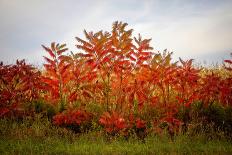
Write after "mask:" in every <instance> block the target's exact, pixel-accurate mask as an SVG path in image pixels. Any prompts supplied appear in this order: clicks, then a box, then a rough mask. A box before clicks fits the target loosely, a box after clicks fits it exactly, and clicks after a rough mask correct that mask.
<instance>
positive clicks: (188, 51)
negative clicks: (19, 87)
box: [0, 0, 232, 64]
mask: <svg viewBox="0 0 232 155" xmlns="http://www.w3.org/2000/svg"><path fill="white" fill-rule="evenodd" d="M231 7H232V2H231V1H226V0H225V1H209V0H203V1H198V0H197V1H184V0H172V1H171V0H167V1H161V0H144V1H139V0H127V1H123V0H118V1H113V0H109V1H104V0H96V1H91V0H89V1H88V0H87V1H84V2H83V1H78V0H69V1H65V0H53V1H52V0H51V1H46V0H33V1H30V0H14V1H8V0H1V1H0V20H1V24H0V40H1V42H0V47H1V49H0V50H1V55H0V60H3V61H4V62H9V63H12V62H13V60H14V61H15V60H16V59H17V58H20V59H22V58H26V59H27V60H28V61H29V62H31V63H35V64H39V63H41V62H42V59H43V58H42V55H44V53H45V52H44V51H43V50H42V48H41V46H40V45H41V44H45V45H49V44H50V43H51V42H52V41H56V42H65V43H67V44H68V47H69V48H70V50H72V51H74V52H75V51H76V50H77V49H76V48H75V44H76V41H75V37H76V36H79V37H83V30H84V29H86V30H89V31H91V30H93V31H98V30H102V29H103V30H107V31H109V30H110V28H111V24H112V22H114V21H116V20H120V21H124V22H127V23H128V24H129V26H128V27H129V28H133V29H134V30H135V31H134V35H135V36H136V35H137V33H141V34H142V36H144V37H145V38H151V37H152V38H153V40H152V46H154V47H155V49H157V50H161V51H162V50H163V49H165V48H167V49H169V50H171V51H174V53H175V54H174V56H175V57H176V58H177V57H184V58H190V57H193V58H204V57H205V58H206V57H207V56H206V55H210V54H212V53H220V54H219V55H222V56H224V55H226V53H227V52H228V51H231V50H232V44H231V41H232V29H231V28H230V27H231V25H232V13H231V11H230V10H231V9H230V8H231ZM228 55H229V54H228Z"/></svg>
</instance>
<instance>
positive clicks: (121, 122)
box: [0, 21, 232, 140]
mask: <svg viewBox="0 0 232 155" xmlns="http://www.w3.org/2000/svg"><path fill="white" fill-rule="evenodd" d="M84 37H85V38H80V37H76V40H77V42H76V47H77V51H76V52H69V51H68V48H67V47H66V44H58V43H55V42H52V43H51V45H50V46H44V45H42V47H43V49H44V50H45V51H46V53H47V55H46V56H44V60H45V62H44V64H43V66H44V68H43V70H41V71H39V70H38V69H36V68H34V67H33V66H31V65H28V64H26V63H25V61H24V60H22V61H17V62H16V64H13V65H5V64H3V63H0V117H3V116H10V115H11V116H13V115H16V114H17V112H18V113H19V112H20V111H23V112H28V111H26V106H27V105H29V104H30V103H33V101H34V100H37V101H40V100H42V101H44V103H46V104H49V106H51V107H53V111H55V112H54V113H56V115H55V116H54V117H53V124H54V125H57V126H60V127H65V128H69V129H72V130H74V131H75V132H81V131H82V129H84V130H85V129H87V128H89V127H90V126H91V123H90V122H92V121H94V123H93V122H92V123H93V124H95V125H97V126H98V125H100V126H102V129H103V130H104V131H105V133H107V135H110V136H115V135H124V136H126V137H128V136H129V135H130V132H131V131H132V132H133V133H135V134H136V135H137V136H138V138H139V139H141V140H144V139H145V137H146V135H147V134H148V132H150V131H155V130H157V132H161V133H162V131H164V130H166V131H168V132H169V134H170V136H171V138H172V139H173V138H174V135H175V134H178V133H179V130H183V129H185V130H186V131H188V128H189V127H190V126H191V125H192V124H194V123H196V122H205V121H204V120H205V118H206V116H205V113H204V110H206V109H207V108H209V109H210V108H211V109H212V107H213V106H214V105H215V104H219V105H220V106H219V107H222V108H221V111H220V112H218V113H220V114H225V116H223V117H222V119H221V120H222V121H221V122H223V123H222V127H221V128H220V129H225V128H229V127H231V126H232V123H231V119H230V116H231V115H230V109H231V108H232V73H231V70H232V69H231V64H232V61H231V60H229V59H228V60H224V65H223V67H221V68H213V69H212V70H210V69H208V68H204V67H196V66H194V61H193V59H190V60H182V59H181V58H180V59H179V61H173V59H172V57H171V56H172V52H168V51H167V50H164V51H163V52H159V51H154V50H153V48H152V47H151V45H150V42H151V39H144V38H142V36H141V35H140V34H139V35H138V36H137V37H134V36H133V29H129V28H128V25H127V23H123V22H118V21H116V22H114V23H113V24H112V28H111V30H110V31H103V30H101V31H96V32H93V31H86V30H84ZM199 107H200V108H199ZM197 109H198V110H197ZM199 109H200V110H199ZM88 111H90V112H91V113H90V112H88ZM93 113H94V115H93ZM209 113H211V111H210V112H209ZM213 116H214V114H212V115H211V114H210V115H208V116H207V117H213ZM227 117H228V118H227ZM209 120H214V119H211V118H209ZM194 121H195V122H194ZM153 122H155V123H153ZM224 122H227V123H224ZM208 123H211V122H208ZM225 124H227V125H225ZM230 124H231V125H230ZM162 126H164V127H163V128H162ZM203 126H204V124H203ZM98 127H99V126H98ZM152 128H153V129H152ZM226 130H227V131H230V130H228V129H226ZM223 132H224V131H223ZM183 133H185V132H183Z"/></svg>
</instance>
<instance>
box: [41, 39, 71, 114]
mask: <svg viewBox="0 0 232 155" xmlns="http://www.w3.org/2000/svg"><path fill="white" fill-rule="evenodd" d="M65 46H66V45H65V44H62V45H59V44H56V43H55V42H53V43H51V47H46V46H44V45H42V47H43V48H44V49H45V50H46V52H47V53H48V54H49V56H48V57H46V56H44V59H45V61H46V63H45V64H44V68H45V71H44V73H43V78H42V82H43V83H44V86H43V87H44V90H45V91H46V92H47V94H46V95H45V98H46V100H48V101H49V102H51V103H52V104H58V103H59V104H60V105H61V109H60V110H61V111H62V110H64V109H63V107H64V104H65V103H66V98H67V93H68V87H67V86H68V83H69V81H70V79H71V77H72V74H70V68H71V63H70V61H71V57H70V56H67V55H64V52H66V51H67V50H68V49H67V48H66V47H65Z"/></svg>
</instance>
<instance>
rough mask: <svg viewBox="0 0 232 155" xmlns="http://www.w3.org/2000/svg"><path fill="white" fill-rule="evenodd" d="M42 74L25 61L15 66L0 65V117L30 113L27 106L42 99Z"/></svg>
mask: <svg viewBox="0 0 232 155" xmlns="http://www.w3.org/2000/svg"><path fill="white" fill-rule="evenodd" d="M40 75H41V73H40V71H38V70H37V69H35V68H34V67H33V66H32V65H29V64H26V62H25V60H20V61H19V60H17V61H16V64H14V65H4V64H3V63H2V62H1V63H0V117H3V116H5V115H8V116H15V115H17V114H19V115H22V114H23V113H28V112H29V111H27V112H26V111H25V110H24V108H25V107H26V106H27V105H26V104H30V103H32V101H34V100H36V99H38V98H39V97H40V90H41V77H40Z"/></svg>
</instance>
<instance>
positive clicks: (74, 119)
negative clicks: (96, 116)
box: [53, 109, 92, 127]
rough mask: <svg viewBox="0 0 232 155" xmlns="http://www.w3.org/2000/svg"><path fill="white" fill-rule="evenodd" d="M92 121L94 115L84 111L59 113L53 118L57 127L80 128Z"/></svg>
mask: <svg viewBox="0 0 232 155" xmlns="http://www.w3.org/2000/svg"><path fill="white" fill-rule="evenodd" d="M91 119H92V114H91V113H89V112H86V111H84V110H80V109H78V110H68V111H65V112H63V113H59V114H57V115H56V116H54V117H53V123H54V124H55V125H57V126H64V127H65V126H70V125H77V126H80V125H82V124H85V123H89V122H90V121H91Z"/></svg>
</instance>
